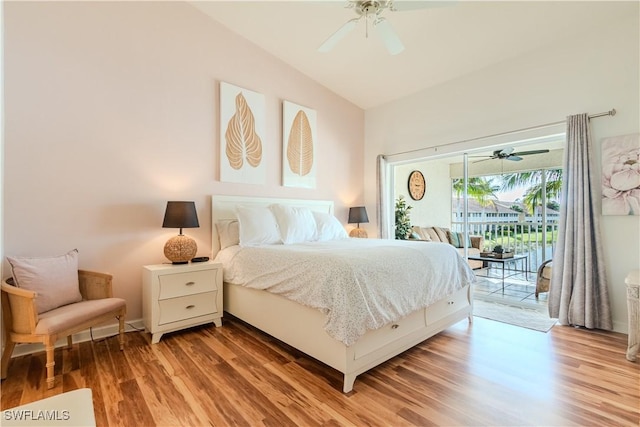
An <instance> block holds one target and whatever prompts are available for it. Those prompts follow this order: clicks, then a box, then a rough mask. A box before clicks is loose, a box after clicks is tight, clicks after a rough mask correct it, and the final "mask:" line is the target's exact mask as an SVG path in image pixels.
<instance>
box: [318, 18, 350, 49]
mask: <svg viewBox="0 0 640 427" xmlns="http://www.w3.org/2000/svg"><path fill="white" fill-rule="evenodd" d="M359 20H360V18H353V19H350V20H348V21H347V22H346V23H345V24H344V25H343V26H342V27H340V28H338V30H337V31H336V32H335V33H333V34H331V35H330V36H329V38H328V39H326V40H325V41H324V43H322V44H321V45H320V47H319V48H318V52H322V53H326V52H329V51H331V50H332V49H333V48H334V47H335V46H336V45H337V44H338V42H339V41H340V40H342V39H343V38H344V37H345V36H346V35H347V34H349V33H350V32H351V31H353V29H354V28H355V27H356V24H357V23H358V21H359Z"/></svg>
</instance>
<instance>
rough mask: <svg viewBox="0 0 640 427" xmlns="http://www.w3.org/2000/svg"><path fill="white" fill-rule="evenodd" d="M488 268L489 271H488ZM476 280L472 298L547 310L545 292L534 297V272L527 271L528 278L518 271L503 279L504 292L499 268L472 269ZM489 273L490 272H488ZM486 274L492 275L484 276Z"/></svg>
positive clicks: (546, 295)
mask: <svg viewBox="0 0 640 427" xmlns="http://www.w3.org/2000/svg"><path fill="white" fill-rule="evenodd" d="M489 270H490V271H489ZM474 273H476V278H477V281H476V283H475V286H474V291H473V294H474V298H475V299H481V300H484V301H489V302H498V303H502V304H507V305H515V306H519V307H526V308H533V309H536V310H539V311H546V310H547V298H548V294H547V293H541V294H540V295H538V298H537V299H536V297H535V291H536V282H535V277H536V273H532V272H530V273H529V275H528V276H529V280H526V279H525V274H524V273H518V274H515V275H513V276H511V277H508V278H506V279H505V281H504V292H503V290H502V278H501V277H497V276H498V275H500V274H501V272H500V269H499V268H496V267H494V268H491V269H488V268H482V269H478V270H474ZM488 273H490V274H488ZM487 275H489V276H493V277H486V276H487Z"/></svg>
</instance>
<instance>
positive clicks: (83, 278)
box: [0, 270, 127, 388]
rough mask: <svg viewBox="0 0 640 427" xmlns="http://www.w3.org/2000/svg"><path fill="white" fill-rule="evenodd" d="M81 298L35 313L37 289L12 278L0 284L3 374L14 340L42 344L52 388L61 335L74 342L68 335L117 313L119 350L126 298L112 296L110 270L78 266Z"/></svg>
mask: <svg viewBox="0 0 640 427" xmlns="http://www.w3.org/2000/svg"><path fill="white" fill-rule="evenodd" d="M78 279H79V284H80V293H81V294H82V301H80V302H77V303H73V304H67V305H63V306H61V307H58V308H56V309H53V310H50V311H47V312H44V313H40V314H38V312H37V310H36V303H35V297H36V293H35V292H32V291H28V290H26V289H21V288H18V287H15V286H13V278H9V279H7V280H5V281H4V282H3V283H2V284H0V287H1V290H2V316H3V323H4V328H5V339H6V342H5V348H4V352H3V353H2V365H1V368H2V372H1V374H2V378H3V379H4V378H6V377H7V369H8V367H9V361H10V359H11V354H12V353H13V349H14V347H15V345H16V343H35V342H40V343H42V344H44V346H45V351H46V354H47V364H46V367H47V388H53V385H54V382H55V377H54V373H53V368H54V365H55V361H54V358H53V350H54V346H55V343H56V341H57V340H58V338H60V337H64V336H66V337H67V345H68V347H69V348H71V345H72V344H73V342H72V338H71V336H72V335H73V334H74V333H77V332H80V331H82V330H85V329H87V328H89V327H91V326H95V325H98V324H100V323H104V322H106V321H108V320H110V319H113V318H114V317H116V318H117V319H118V320H119V321H120V326H119V332H120V334H119V341H120V350H122V349H123V348H124V319H125V314H126V311H127V307H126V302H125V300H123V299H121V298H113V294H112V289H111V280H112V277H111V275H109V274H104V273H96V272H91V271H85V270H78Z"/></svg>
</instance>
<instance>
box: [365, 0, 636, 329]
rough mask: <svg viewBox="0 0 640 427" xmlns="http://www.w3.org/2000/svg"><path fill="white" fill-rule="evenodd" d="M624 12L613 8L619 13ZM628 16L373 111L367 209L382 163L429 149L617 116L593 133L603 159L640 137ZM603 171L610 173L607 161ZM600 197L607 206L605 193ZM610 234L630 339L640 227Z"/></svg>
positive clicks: (608, 221)
mask: <svg viewBox="0 0 640 427" xmlns="http://www.w3.org/2000/svg"><path fill="white" fill-rule="evenodd" d="M620 5H621V3H620V2H612V6H611V7H621V6H620ZM623 6H624V7H634V8H635V9H634V10H635V13H633V14H629V15H628V16H627V17H626V19H624V20H621V21H619V22H611V23H610V26H609V27H607V28H604V29H602V30H600V31H597V32H596V31H592V32H588V33H586V34H584V35H583V36H582V37H579V38H574V39H571V40H566V41H565V42H557V43H555V44H553V45H551V46H548V47H546V48H544V49H539V50H536V51H533V52H530V53H529V54H528V55H524V56H521V57H519V58H515V59H513V60H509V61H506V62H503V63H501V64H499V65H496V66H492V67H489V68H486V69H484V70H481V71H478V72H475V73H473V74H470V75H467V76H465V77H461V78H459V79H456V80H453V81H450V82H448V83H445V84H442V85H440V86H437V87H434V88H431V89H429V90H425V91H423V92H420V93H418V94H415V95H413V96H410V97H407V98H404V99H401V100H398V101H396V102H392V103H390V104H387V105H384V106H381V107H378V108H375V109H371V110H367V112H366V129H365V135H366V146H365V203H366V204H368V205H374V204H375V203H376V188H375V158H376V156H377V155H378V154H394V153H401V152H406V151H410V150H419V149H423V148H427V149H428V150H427V151H432V152H433V153H436V152H442V151H446V149H453V148H455V149H459V150H468V149H472V148H476V147H478V146H482V144H483V143H485V142H483V141H477V142H470V143H465V144H460V145H459V146H456V147H445V149H442V148H440V149H438V150H436V149H435V148H429V147H437V146H438V145H442V144H448V143H455V142H456V141H462V140H466V139H472V138H476V137H481V136H484V135H492V134H497V133H500V132H506V131H509V130H515V129H523V128H527V127H531V126H536V125H540V124H545V123H552V122H556V121H558V120H563V119H564V118H565V117H566V116H567V115H571V114H576V113H583V112H587V113H599V112H602V111H607V110H609V109H611V108H616V109H617V111H618V114H617V115H616V116H615V117H603V118H598V119H595V120H593V121H592V123H591V129H592V137H593V142H594V148H595V151H596V152H597V153H599V151H600V141H601V140H602V138H605V137H608V136H614V135H625V134H630V133H636V132H638V131H640V123H639V121H640V119H639V117H640V111H639V108H640V107H639V106H640V99H639V98H640V97H639V80H640V78H639V77H640V73H639V69H638V64H639V63H640V60H639V51H640V49H639V43H640V42H639V40H640V32H639V28H638V27H639V17H638V3H635V6H634V5H633V4H630V3H626V4H625V5H623ZM585 30H589V29H585ZM554 130H555V131H557V129H554ZM596 165H597V168H599V167H600V163H599V159H598V161H597V162H596ZM597 188H598V189H599V184H598V186H597ZM596 197H597V198H599V197H600V193H599V192H598V194H596ZM373 214H374V215H375V211H374V212H373ZM371 221H372V222H373V221H376V220H375V219H374V218H371ZM601 224H602V236H603V240H604V242H603V243H604V249H605V251H606V258H605V261H606V268H607V277H608V280H609V289H610V296H611V300H612V310H613V320H614V324H615V328H616V330H619V331H624V330H626V329H627V308H626V295H625V285H624V277H625V276H626V274H627V272H628V271H629V270H631V269H634V268H639V267H640V221H639V220H638V217H613V216H606V217H602V221H601ZM371 234H372V233H370V235H371Z"/></svg>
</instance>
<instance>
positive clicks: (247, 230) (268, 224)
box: [236, 206, 282, 246]
mask: <svg viewBox="0 0 640 427" xmlns="http://www.w3.org/2000/svg"><path fill="white" fill-rule="evenodd" d="M236 215H237V216H238V225H239V231H240V232H239V234H240V246H260V245H273V244H278V243H282V240H281V239H280V230H278V223H277V222H276V217H275V216H274V215H273V212H272V211H271V209H269V208H268V207H267V206H238V207H237V208H236Z"/></svg>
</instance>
